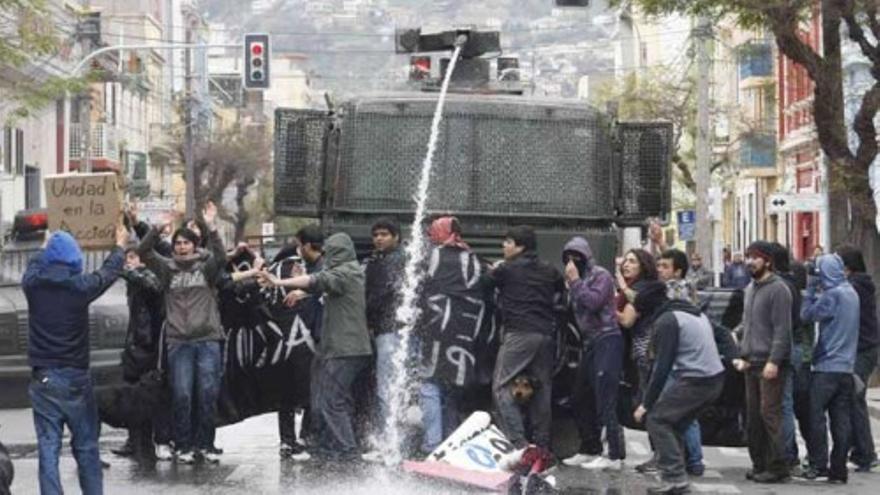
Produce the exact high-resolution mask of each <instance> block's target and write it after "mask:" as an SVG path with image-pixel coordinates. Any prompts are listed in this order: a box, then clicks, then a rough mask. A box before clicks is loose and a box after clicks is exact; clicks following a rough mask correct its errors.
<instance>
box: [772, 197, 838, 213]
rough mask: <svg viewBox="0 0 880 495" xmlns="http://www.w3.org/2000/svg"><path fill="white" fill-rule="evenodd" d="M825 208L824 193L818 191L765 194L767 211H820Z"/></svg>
mask: <svg viewBox="0 0 880 495" xmlns="http://www.w3.org/2000/svg"><path fill="white" fill-rule="evenodd" d="M824 208H825V195H824V194H819V193H793V194H785V193H776V194H771V195H769V196H767V213H788V212H794V211H821V210H823V209H824Z"/></svg>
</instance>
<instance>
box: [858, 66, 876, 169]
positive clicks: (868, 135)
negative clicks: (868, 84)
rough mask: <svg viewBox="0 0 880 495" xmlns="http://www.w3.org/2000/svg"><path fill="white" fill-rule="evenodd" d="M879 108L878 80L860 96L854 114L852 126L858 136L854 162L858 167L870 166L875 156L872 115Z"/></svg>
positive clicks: (873, 115) (874, 130)
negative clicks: (859, 102) (860, 99)
mask: <svg viewBox="0 0 880 495" xmlns="http://www.w3.org/2000/svg"><path fill="white" fill-rule="evenodd" d="M878 110H880V82H877V83H875V84H874V86H873V87H872V88H871V89H870V90H868V92H867V93H865V95H864V97H862V105H861V107H860V108H859V111H858V113H857V114H856V116H855V119H854V122H853V127H854V128H855V131H856V134H858V136H859V148H858V150H857V151H856V157H855V162H856V165H858V166H859V167H864V168H867V167H870V166H871V163H873V161H874V157H876V156H877V128H876V127H875V126H874V117H876V115H877V112H878Z"/></svg>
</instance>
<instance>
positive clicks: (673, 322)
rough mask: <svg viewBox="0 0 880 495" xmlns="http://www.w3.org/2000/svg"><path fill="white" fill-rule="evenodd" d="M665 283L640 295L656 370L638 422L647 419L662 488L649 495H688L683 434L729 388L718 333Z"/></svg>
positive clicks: (639, 307) (637, 305)
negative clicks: (673, 296) (669, 291)
mask: <svg viewBox="0 0 880 495" xmlns="http://www.w3.org/2000/svg"><path fill="white" fill-rule="evenodd" d="M666 292H667V288H666V284H664V283H663V282H660V281H655V282H649V283H648V284H647V286H646V287H645V288H643V289H642V290H641V291H639V294H638V295H637V296H636V300H635V304H634V305H635V308H636V312H637V313H638V314H639V315H640V316H641V317H645V318H647V319H648V320H647V321H648V322H649V324H650V325H651V327H652V331H651V335H652V337H651V345H650V351H651V355H652V357H653V362H654V369H653V372H652V373H651V378H650V380H649V382H648V386H647V389H646V390H645V394H644V400H643V401H642V404H641V405H640V406H639V407H638V408H637V409H636V411H635V415H634V419H635V420H636V421H637V422H641V421H642V419H644V418H645V417H646V416H647V429H648V435H649V436H650V438H651V442H652V443H653V445H654V449H655V451H656V452H657V465H658V467H659V469H660V476H661V481H662V482H661V483H660V484H659V485H657V486H653V487H650V488H648V493H684V492H686V491H688V488H689V487H688V481H687V471H686V470H685V454H684V449H683V445H684V434H685V430H686V429H687V428H688V426H689V425H690V424H691V423H693V421H694V420H695V419H696V418H697V415H698V414H699V413H700V411H701V410H702V409H703V408H704V407H706V406H708V405H709V404H711V403H712V402H714V401H715V400H716V399H718V397H719V396H720V395H721V391H722V389H723V388H724V365H723V364H722V363H721V356H720V355H719V352H718V347H717V345H716V338H715V331H714V330H713V328H712V323H711V322H709V319H708V318H707V317H706V315H704V314H702V313H700V310H699V309H697V308H696V307H695V306H694V305H692V304H690V303H688V302H687V301H683V300H680V299H676V300H670V299H669V298H668V297H667V296H666Z"/></svg>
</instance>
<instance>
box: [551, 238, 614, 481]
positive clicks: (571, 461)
mask: <svg viewBox="0 0 880 495" xmlns="http://www.w3.org/2000/svg"><path fill="white" fill-rule="evenodd" d="M562 261H563V263H565V282H566V285H568V300H569V305H570V307H571V309H572V311H573V313H574V316H575V319H576V321H577V326H578V329H579V330H580V332H581V338H582V339H583V340H582V344H583V352H582V354H581V362H580V366H579V367H578V374H577V379H576V380H575V383H574V385H573V391H572V398H573V405H574V412H575V417H576V419H577V424H578V433H580V437H581V446H580V449H579V450H578V452H577V454H575V455H574V456H572V457H569V458H568V459H565V460H564V461H563V463H564V464H567V465H569V466H582V467H584V468H585V469H609V468H614V469H619V468H621V467H622V466H621V465H622V463H623V459H625V458H626V446H625V445H626V444H625V443H624V440H623V428H622V427H621V426H620V423H619V422H618V420H617V392H618V385H619V382H620V373H621V369H622V368H623V334H621V333H620V328H619V327H618V326H617V311H616V306H615V301H614V296H615V287H614V278H613V277H612V276H611V274H610V273H609V272H608V270H606V269H604V268H602V267H601V266H598V265H597V264H596V262H595V260H594V259H593V250H592V249H591V248H590V244H589V242H587V240H586V239H584V238H583V237H574V238H572V239H571V240H570V241H568V243H567V244H566V245H565V248H564V249H563V251H562ZM603 427H604V428H605V431H606V434H605V436H606V438H607V439H608V457H607V458H603V457H601V455H602V428H603Z"/></svg>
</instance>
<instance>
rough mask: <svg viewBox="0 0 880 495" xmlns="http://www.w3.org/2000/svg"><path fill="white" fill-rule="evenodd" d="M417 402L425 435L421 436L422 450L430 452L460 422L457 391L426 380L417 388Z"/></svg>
mask: <svg viewBox="0 0 880 495" xmlns="http://www.w3.org/2000/svg"><path fill="white" fill-rule="evenodd" d="M419 403H420V405H421V408H422V424H423V428H424V430H425V435H424V436H423V437H422V452H424V453H430V452H433V451H434V449H436V448H437V447H438V446H439V445H440V443H441V442H442V441H443V439H444V438H446V437H448V436H449V435H451V434H452V432H454V431H455V429H456V428H458V426H459V423H460V422H461V415H460V413H459V392H458V391H457V390H454V389H451V388H450V387H445V386H443V385H441V384H439V383H437V382H434V381H431V380H427V381H425V382H423V383H422V386H421V388H420V389H419Z"/></svg>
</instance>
